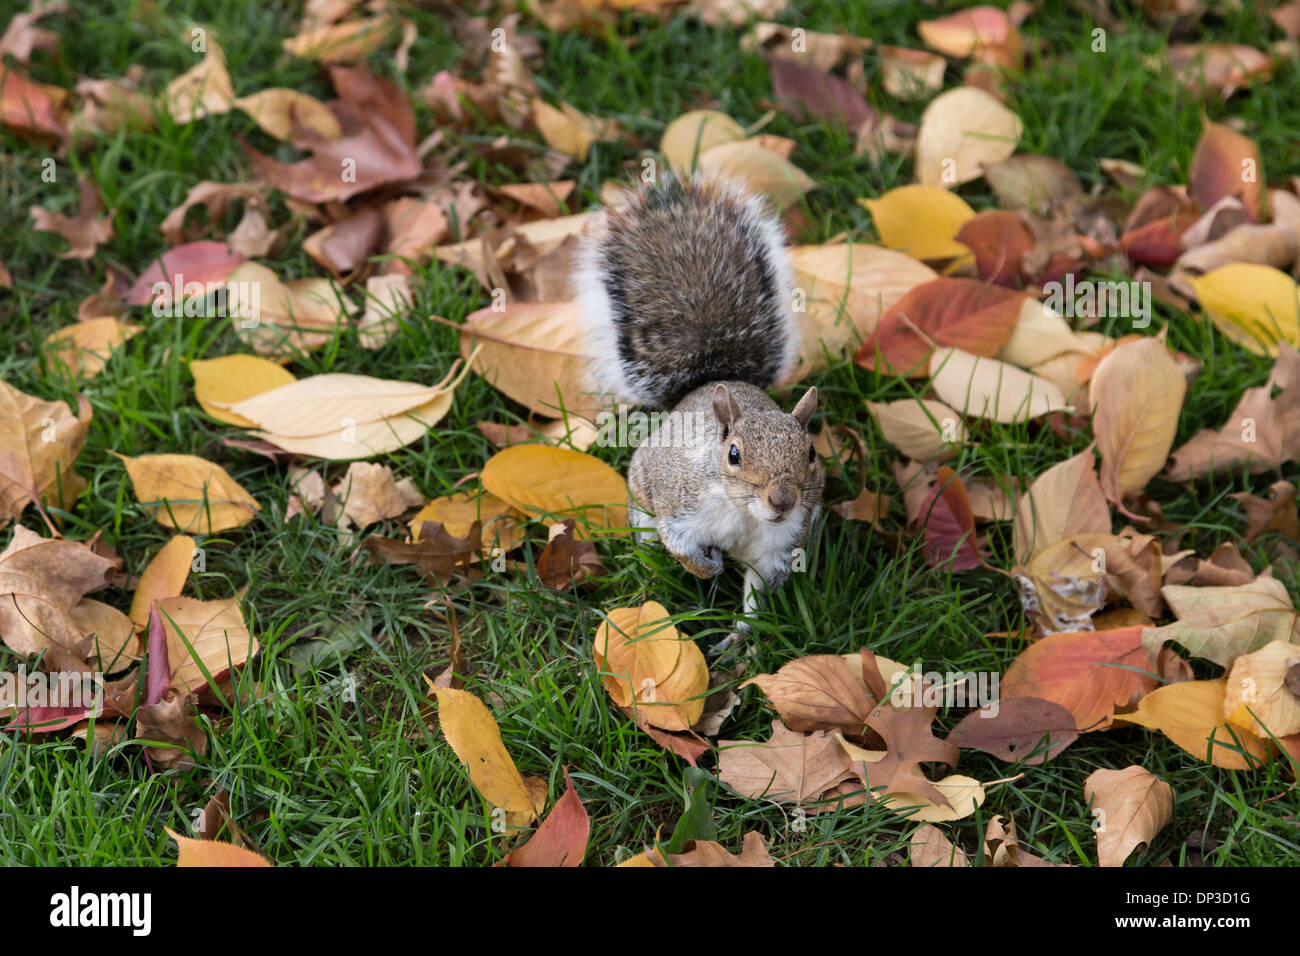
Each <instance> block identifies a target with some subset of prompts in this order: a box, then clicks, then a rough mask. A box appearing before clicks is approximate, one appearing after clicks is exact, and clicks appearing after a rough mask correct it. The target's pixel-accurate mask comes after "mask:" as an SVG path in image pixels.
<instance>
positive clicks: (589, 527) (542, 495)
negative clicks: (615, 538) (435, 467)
mask: <svg viewBox="0 0 1300 956" xmlns="http://www.w3.org/2000/svg"><path fill="white" fill-rule="evenodd" d="M480 480H481V481H482V482H483V487H484V488H486V489H487V490H488V491H490V492H492V494H494V495H496V496H497V497H498V498H500V499H502V500H503V501H506V502H508V503H509V504H511V505H513V506H514V507H516V508H518V509H519V510H521V511H524V512H527V513H529V514H534V515H538V514H540V515H548V516H550V515H554V516H556V517H558V518H564V517H573V518H575V520H576V521H577V522H578V534H579V536H580V537H585V536H586V535H588V534H591V533H593V531H596V532H597V533H598V529H602V528H607V529H610V530H611V531H615V532H617V529H622V528H624V527H626V525H627V484H626V483H625V482H624V481H623V478H622V476H621V475H619V474H618V472H616V471H614V469H612V468H610V467H609V465H607V464H605V463H604V462H603V461H601V460H600V459H598V458H594V457H592V456H591V455H586V454H583V453H582V452H576V451H571V450H569V449H567V448H551V447H548V446H545V445H513V446H511V447H509V448H505V449H502V450H501V451H499V452H497V453H496V454H495V455H493V456H492V457H491V458H489V459H488V460H487V462H486V463H485V464H484V465H483V471H482V474H481V477H480Z"/></svg>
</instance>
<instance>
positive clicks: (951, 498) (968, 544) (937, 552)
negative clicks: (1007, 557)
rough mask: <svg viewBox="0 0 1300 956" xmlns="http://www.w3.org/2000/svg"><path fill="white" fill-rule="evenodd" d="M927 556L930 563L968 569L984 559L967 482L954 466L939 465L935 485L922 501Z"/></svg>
mask: <svg viewBox="0 0 1300 956" xmlns="http://www.w3.org/2000/svg"><path fill="white" fill-rule="evenodd" d="M921 522H922V527H923V535H924V537H923V542H924V548H923V550H924V553H925V559H926V561H928V562H929V564H930V566H931V567H936V568H951V569H952V570H954V571H969V570H971V569H972V568H977V567H979V566H980V564H981V563H982V562H981V561H980V556H979V547H978V543H977V541H976V537H975V514H974V512H973V511H972V510H971V504H970V496H969V495H967V494H966V486H965V484H963V483H962V480H961V478H960V477H958V476H957V474H956V472H954V471H953V470H952V469H951V468H949V467H947V466H946V465H940V466H939V471H938V475H937V476H936V478H935V482H934V485H933V487H931V489H930V491H929V493H928V494H927V495H926V497H925V500H924V501H923V502H922V503H921Z"/></svg>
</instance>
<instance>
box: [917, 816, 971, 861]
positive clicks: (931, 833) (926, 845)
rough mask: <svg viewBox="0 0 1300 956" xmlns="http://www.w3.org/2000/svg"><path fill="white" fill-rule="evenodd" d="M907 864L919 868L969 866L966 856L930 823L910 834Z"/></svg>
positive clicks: (922, 825)
mask: <svg viewBox="0 0 1300 956" xmlns="http://www.w3.org/2000/svg"><path fill="white" fill-rule="evenodd" d="M908 862H909V863H910V864H911V865H912V866H919V867H934V866H970V864H969V863H968V862H967V860H966V854H965V853H963V852H962V851H961V849H960V848H958V847H956V846H953V844H952V841H951V840H949V839H948V838H947V837H946V836H944V835H943V831H942V830H940V829H939V828H938V827H936V826H935V825H934V824H932V823H923V824H921V825H920V826H919V827H917V828H916V832H914V833H913V834H912V839H911V841H909V848H908Z"/></svg>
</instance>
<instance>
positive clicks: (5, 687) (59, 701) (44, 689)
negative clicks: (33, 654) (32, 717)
mask: <svg viewBox="0 0 1300 956" xmlns="http://www.w3.org/2000/svg"><path fill="white" fill-rule="evenodd" d="M34 707H67V708H72V709H78V708H85V709H86V710H87V711H88V712H89V713H88V715H93V716H99V715H100V714H101V713H102V712H103V710H104V675H103V674H100V673H93V674H92V673H87V672H86V671H54V672H53V673H49V674H47V673H46V672H45V671H32V672H31V673H30V674H29V673H28V672H27V668H26V667H22V666H20V667H19V668H18V670H17V671H16V672H14V671H3V672H0V711H6V710H10V709H17V710H18V712H19V713H20V714H21V713H22V712H24V711H26V710H28V709H30V708H34Z"/></svg>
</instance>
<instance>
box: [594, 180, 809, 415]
mask: <svg viewBox="0 0 1300 956" xmlns="http://www.w3.org/2000/svg"><path fill="white" fill-rule="evenodd" d="M574 280H575V285H576V287H577V291H578V300H579V306H580V308H581V311H582V315H583V320H584V322H585V323H586V325H587V327H588V330H589V335H590V347H591V351H592V353H593V355H594V356H595V361H594V362H593V368H592V371H593V377H594V378H595V379H596V382H597V384H598V385H599V386H600V387H601V388H602V389H603V390H606V391H610V392H613V393H615V394H616V395H619V396H621V397H624V398H628V399H631V400H633V401H636V402H639V403H641V404H644V405H649V406H652V407H655V408H670V407H672V406H673V405H675V404H676V403H677V402H678V401H679V400H680V399H681V398H682V396H684V395H685V394H686V393H687V392H690V391H691V390H692V389H695V388H698V387H699V386H701V385H705V384H708V383H710V382H718V381H742V382H749V383H750V384H752V385H757V386H759V387H760V388H769V387H771V386H772V385H775V384H777V383H778V382H780V381H781V380H782V379H784V378H785V377H786V376H787V375H789V374H790V373H791V372H792V371H793V369H794V366H795V364H796V363H797V361H798V353H799V331H798V326H797V325H796V322H795V316H794V311H793V301H792V295H793V289H792V286H793V282H792V280H791V272H790V264H789V260H788V256H787V254H786V251H785V246H784V242H783V238H782V232H781V225H780V222H779V220H778V219H777V218H776V216H775V215H774V214H773V213H772V212H771V211H770V210H769V208H768V206H767V203H766V201H765V200H764V198H763V197H762V196H761V195H759V194H757V193H750V192H748V191H747V190H746V189H745V188H744V187H742V186H740V185H738V184H735V183H731V182H728V181H725V180H706V179H703V178H701V177H698V176H697V177H695V178H692V179H682V178H679V177H677V176H675V175H671V174H670V175H666V176H661V177H660V179H659V181H658V182H657V183H656V184H655V185H653V186H650V187H648V188H645V189H642V190H640V191H638V192H635V193H633V194H632V195H631V196H630V197H629V201H628V203H627V205H625V206H622V207H618V208H611V209H609V210H607V211H606V212H605V213H604V214H603V215H602V217H601V219H600V220H599V221H598V222H596V223H594V224H593V226H592V228H591V231H590V232H589V234H588V235H587V237H585V239H584V241H583V244H582V246H581V248H580V250H579V252H578V256H577V269H576V271H575V276H574Z"/></svg>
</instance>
